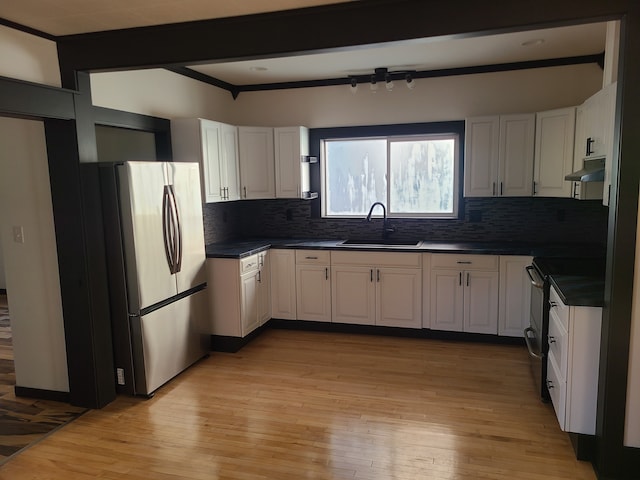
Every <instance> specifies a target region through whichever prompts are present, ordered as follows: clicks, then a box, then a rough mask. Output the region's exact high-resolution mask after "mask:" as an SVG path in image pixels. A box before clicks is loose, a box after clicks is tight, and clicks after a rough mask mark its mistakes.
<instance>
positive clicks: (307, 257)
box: [296, 250, 331, 265]
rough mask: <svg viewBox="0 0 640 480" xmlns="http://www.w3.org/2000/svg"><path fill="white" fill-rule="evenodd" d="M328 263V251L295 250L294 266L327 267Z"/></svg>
mask: <svg viewBox="0 0 640 480" xmlns="http://www.w3.org/2000/svg"><path fill="white" fill-rule="evenodd" d="M330 262H331V252H330V251H329V250H296V264H304V265H329V263H330Z"/></svg>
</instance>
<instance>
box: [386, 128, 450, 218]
mask: <svg viewBox="0 0 640 480" xmlns="http://www.w3.org/2000/svg"><path fill="white" fill-rule="evenodd" d="M389 151H390V153H389V156H390V159H389V170H390V171H389V183H390V184H389V197H390V201H389V203H390V205H389V207H390V208H389V211H390V212H391V213H407V214H446V213H449V214H452V213H454V198H455V188H454V178H455V168H454V167H455V163H454V162H455V140H454V139H453V138H447V139H433V140H406V141H404V140H403V141H392V142H390V148H389Z"/></svg>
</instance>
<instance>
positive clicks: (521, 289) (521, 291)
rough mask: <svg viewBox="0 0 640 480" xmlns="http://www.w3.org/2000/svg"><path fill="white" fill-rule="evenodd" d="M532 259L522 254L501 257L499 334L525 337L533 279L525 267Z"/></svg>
mask: <svg viewBox="0 0 640 480" xmlns="http://www.w3.org/2000/svg"><path fill="white" fill-rule="evenodd" d="M532 260H533V257H529V256H521V255H504V256H501V257H500V293H499V299H500V302H499V306H498V335H502V336H507V337H524V329H525V328H527V327H528V326H529V316H530V305H531V281H530V279H529V276H528V275H527V272H526V270H525V267H527V266H528V265H531V261H532Z"/></svg>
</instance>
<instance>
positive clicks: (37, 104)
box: [0, 77, 77, 120]
mask: <svg viewBox="0 0 640 480" xmlns="http://www.w3.org/2000/svg"><path fill="white" fill-rule="evenodd" d="M75 93H77V92H74V91H73V90H65V89H63V88H56V87H47V86H44V85H40V84H37V83H31V82H25V81H22V80H16V79H13V78H6V77H0V114H2V115H5V116H16V117H27V118H45V117H46V118H60V119H65V120H68V119H72V118H75V109H74V106H73V101H74V94H75Z"/></svg>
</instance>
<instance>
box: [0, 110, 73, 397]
mask: <svg viewBox="0 0 640 480" xmlns="http://www.w3.org/2000/svg"><path fill="white" fill-rule="evenodd" d="M0 222H1V223H0V241H1V242H2V249H3V251H4V259H5V267H6V271H5V274H6V282H7V293H8V299H9V309H10V311H11V329H12V334H13V346H14V362H15V372H16V385H18V386H20V387H28V388H36V389H43V390H53V391H60V392H68V391H69V380H68V375H67V357H66V347H65V337H64V325H63V317H62V303H61V298H60V279H59V273H58V257H57V252H56V240H55V230H54V224H53V211H52V205H51V191H50V187H49V167H48V163H47V153H46V144H45V134H44V124H43V123H42V122H40V121H33V120H19V119H10V118H0ZM14 226H21V227H22V229H23V232H24V236H23V238H24V243H18V242H16V241H14V236H13V227H14Z"/></svg>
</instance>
